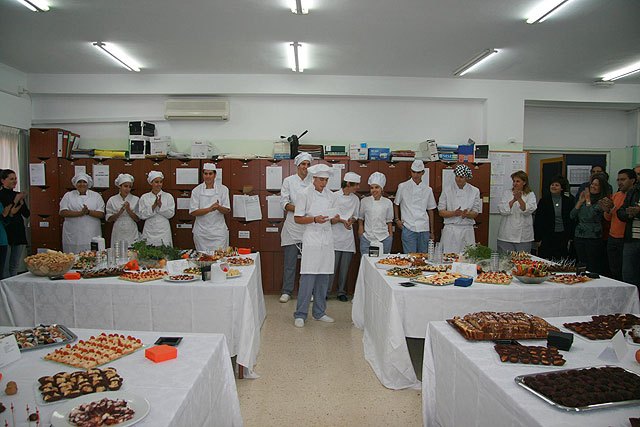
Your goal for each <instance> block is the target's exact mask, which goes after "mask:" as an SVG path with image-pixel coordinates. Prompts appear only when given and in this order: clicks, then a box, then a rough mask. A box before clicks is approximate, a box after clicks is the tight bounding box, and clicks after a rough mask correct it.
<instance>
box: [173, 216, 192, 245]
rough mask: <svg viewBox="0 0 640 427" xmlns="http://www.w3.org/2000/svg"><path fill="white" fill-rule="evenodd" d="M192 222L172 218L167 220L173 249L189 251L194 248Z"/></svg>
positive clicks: (190, 220)
mask: <svg viewBox="0 0 640 427" xmlns="http://www.w3.org/2000/svg"><path fill="white" fill-rule="evenodd" d="M193 222H194V219H193V218H191V219H177V218H175V217H173V218H171V219H170V220H169V223H170V224H171V236H172V238H173V246H174V247H176V248H180V249H190V248H193V247H194V243H193Z"/></svg>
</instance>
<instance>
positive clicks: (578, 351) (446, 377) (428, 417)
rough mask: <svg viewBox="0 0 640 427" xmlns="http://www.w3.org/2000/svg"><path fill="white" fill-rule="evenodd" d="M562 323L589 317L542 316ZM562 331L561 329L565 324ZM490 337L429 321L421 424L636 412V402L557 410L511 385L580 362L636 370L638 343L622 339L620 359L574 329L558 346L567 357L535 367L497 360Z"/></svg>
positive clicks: (606, 421) (600, 422)
mask: <svg viewBox="0 0 640 427" xmlns="http://www.w3.org/2000/svg"><path fill="white" fill-rule="evenodd" d="M546 320H547V321H548V322H550V323H551V324H553V325H555V326H558V327H560V328H561V329H563V330H565V329H564V328H562V324H563V323H565V322H568V321H571V322H575V321H584V320H590V318H589V317H565V318H549V317H548V318H546ZM565 331H566V330H565ZM522 344H524V345H546V341H544V340H532V341H529V340H527V341H522ZM493 345H494V343H493V342H491V341H489V342H483V341H467V340H465V339H464V338H463V337H462V335H460V334H459V333H458V332H457V331H456V330H455V329H454V328H453V327H451V326H450V325H449V324H447V323H446V322H431V323H429V327H428V330H427V335H426V338H425V345H424V359H423V368H422V379H423V381H422V403H423V405H422V413H423V414H422V415H423V423H424V425H425V426H442V427H448V426H452V427H453V426H469V427H473V426H527V427H530V426H562V427H569V426H625V427H628V426H629V417H639V416H640V409H639V408H638V406H637V405H636V406H628V407H621V408H618V409H606V410H592V411H587V412H580V413H576V412H567V411H564V410H559V409H556V408H554V407H552V406H551V405H549V404H547V403H546V402H544V401H543V400H542V399H540V398H538V397H536V396H534V395H533V394H532V393H530V392H529V391H527V390H525V389H523V388H522V387H520V386H519V385H517V384H516V383H515V381H514V378H515V377H516V376H518V375H526V374H532V373H544V372H551V371H554V370H562V369H570V368H582V367H586V366H602V365H618V366H622V367H623V368H625V369H628V370H630V371H633V372H636V373H640V365H639V364H638V363H637V362H636V361H635V358H634V355H635V352H636V350H637V349H639V348H640V347H638V346H633V345H631V344H629V345H628V348H629V351H628V352H627V354H626V355H625V357H624V359H623V360H622V361H621V362H616V361H615V360H616V359H614V358H615V355H614V354H613V353H609V351H607V352H606V353H604V355H603V356H602V357H601V358H599V356H600V355H601V353H602V352H603V350H605V348H606V347H607V346H608V345H610V344H609V343H605V342H598V341H595V342H594V341H588V340H586V339H583V338H581V337H579V336H578V335H577V334H574V339H573V345H572V347H571V350H570V351H568V352H564V351H562V352H561V353H562V354H563V355H564V358H565V359H566V360H567V363H566V364H565V365H564V366H561V367H540V366H531V365H522V364H511V363H502V362H500V361H499V359H498V357H497V353H496V352H495V350H494V349H493Z"/></svg>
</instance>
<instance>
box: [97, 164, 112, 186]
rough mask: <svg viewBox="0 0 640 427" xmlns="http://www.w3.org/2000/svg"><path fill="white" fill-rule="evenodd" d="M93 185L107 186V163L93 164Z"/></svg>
mask: <svg viewBox="0 0 640 427" xmlns="http://www.w3.org/2000/svg"><path fill="white" fill-rule="evenodd" d="M93 186H94V187H96V188H109V165H93Z"/></svg>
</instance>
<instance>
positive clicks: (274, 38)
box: [0, 0, 640, 84]
mask: <svg viewBox="0 0 640 427" xmlns="http://www.w3.org/2000/svg"><path fill="white" fill-rule="evenodd" d="M539 1H540V0H311V1H310V3H311V4H312V6H311V12H310V13H309V14H308V15H305V16H297V15H294V14H292V13H291V12H290V10H288V9H287V7H286V4H287V0H181V1H180V0H49V4H50V6H51V10H50V11H49V12H46V13H34V12H30V11H29V10H28V9H26V8H25V7H23V6H21V5H20V4H19V3H18V2H17V1H16V0H0V63H4V64H6V65H8V66H10V67H13V68H16V69H18V70H20V71H22V72H25V73H80V74H94V73H95V74H109V73H113V74H115V73H123V74H126V73H130V72H129V71H126V70H125V69H123V68H119V67H118V66H117V65H116V64H115V63H113V62H112V61H110V60H109V58H107V57H106V56H104V55H101V54H100V53H99V52H98V51H97V49H95V48H94V47H92V46H91V45H90V42H93V41H105V42H113V43H117V44H118V45H120V46H121V47H122V48H124V49H125V50H126V51H127V52H128V53H129V54H131V55H132V56H133V57H135V58H137V59H138V60H139V62H140V63H141V65H142V67H143V70H142V73H143V74H191V73H195V74H290V73H292V71H291V70H289V69H288V68H287V66H286V65H287V60H286V52H285V44H286V43H287V42H290V41H299V42H305V43H308V44H309V45H310V50H309V53H310V64H309V68H308V69H307V70H305V73H308V74H319V75H361V76H402V77H453V76H452V73H453V71H454V70H455V69H456V68H458V67H459V66H460V65H462V64H464V63H465V62H466V61H467V60H469V59H470V58H471V57H473V56H474V55H475V54H476V53H478V52H480V51H482V50H484V49H486V48H490V47H492V48H497V49H500V50H501V53H500V54H499V55H498V56H497V57H495V58H494V59H492V60H491V61H490V62H489V63H487V64H486V65H483V66H482V67H481V68H479V69H478V70H477V72H473V73H469V74H467V75H466V76H464V77H462V79H465V78H475V79H501V80H531V81H556V82H579V83H588V82H592V81H594V80H596V79H598V78H600V77H601V76H602V75H603V74H604V73H605V72H608V71H612V70H615V69H617V68H620V67H623V66H625V65H629V64H631V63H633V62H638V61H640V0H571V1H570V2H569V3H568V4H567V5H566V6H564V7H563V8H562V9H561V10H560V11H559V12H558V13H557V14H556V15H554V16H552V17H551V18H550V19H549V20H547V21H545V22H544V23H541V24H536V25H528V24H526V23H525V22H524V20H525V16H526V14H527V12H528V11H529V10H530V9H531V8H532V7H533V6H535V5H536V4H537V3H538V2H539ZM617 83H619V84H621V83H635V84H640V73H637V74H636V75H634V76H630V77H627V78H624V79H621V80H618V81H617Z"/></svg>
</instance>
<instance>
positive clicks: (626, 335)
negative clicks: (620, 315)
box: [624, 330, 640, 346]
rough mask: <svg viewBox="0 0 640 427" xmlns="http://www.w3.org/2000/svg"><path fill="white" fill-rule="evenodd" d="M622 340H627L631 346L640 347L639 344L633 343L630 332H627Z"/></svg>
mask: <svg viewBox="0 0 640 427" xmlns="http://www.w3.org/2000/svg"><path fill="white" fill-rule="evenodd" d="M624 338H625V339H626V340H627V342H628V343H629V344H631V345H636V346H640V343H638V342H633V338H631V331H630V330H627V333H626V334H625V336H624Z"/></svg>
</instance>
